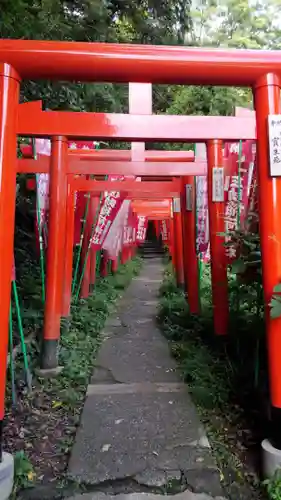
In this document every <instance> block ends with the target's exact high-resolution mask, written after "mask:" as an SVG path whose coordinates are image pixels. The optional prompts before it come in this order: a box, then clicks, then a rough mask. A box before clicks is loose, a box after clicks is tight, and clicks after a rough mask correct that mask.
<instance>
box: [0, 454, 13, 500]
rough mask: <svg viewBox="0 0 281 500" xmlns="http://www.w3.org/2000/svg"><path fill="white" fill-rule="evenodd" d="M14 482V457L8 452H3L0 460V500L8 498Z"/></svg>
mask: <svg viewBox="0 0 281 500" xmlns="http://www.w3.org/2000/svg"><path fill="white" fill-rule="evenodd" d="M13 484H14V459H13V456H12V455H11V454H10V453H5V452H3V454H2V462H0V500H8V499H9V498H10V495H11V493H12V490H13Z"/></svg>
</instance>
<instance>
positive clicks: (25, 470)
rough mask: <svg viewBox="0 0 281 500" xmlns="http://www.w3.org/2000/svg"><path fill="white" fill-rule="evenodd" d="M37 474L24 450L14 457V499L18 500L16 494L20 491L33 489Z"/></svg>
mask: <svg viewBox="0 0 281 500" xmlns="http://www.w3.org/2000/svg"><path fill="white" fill-rule="evenodd" d="M34 480H35V473H34V469H33V466H32V464H31V462H30V460H29V459H28V457H27V456H26V454H25V453H24V451H23V450H21V451H18V452H17V453H15V456H14V486H13V493H12V499H14V498H17V496H16V493H17V491H18V490H20V489H26V488H32V487H33V485H34Z"/></svg>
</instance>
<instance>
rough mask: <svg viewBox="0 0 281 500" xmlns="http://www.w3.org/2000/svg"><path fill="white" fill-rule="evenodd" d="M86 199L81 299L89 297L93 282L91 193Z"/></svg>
mask: <svg viewBox="0 0 281 500" xmlns="http://www.w3.org/2000/svg"><path fill="white" fill-rule="evenodd" d="M87 177H89V176H87ZM85 197H86V199H87V200H86V204H87V202H88V212H87V214H86V213H85V214H84V217H85V216H86V220H85V231H84V235H83V241H82V249H81V272H83V278H82V283H81V290H80V297H81V299H86V298H87V297H89V293H90V281H91V259H90V251H88V248H89V242H90V238H91V232H92V222H93V221H92V213H91V208H90V203H91V201H90V194H89V193H87V194H85Z"/></svg>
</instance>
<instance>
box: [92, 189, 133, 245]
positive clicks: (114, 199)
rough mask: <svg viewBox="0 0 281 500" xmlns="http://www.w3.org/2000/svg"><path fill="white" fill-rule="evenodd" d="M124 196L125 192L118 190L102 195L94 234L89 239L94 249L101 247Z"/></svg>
mask: <svg viewBox="0 0 281 500" xmlns="http://www.w3.org/2000/svg"><path fill="white" fill-rule="evenodd" d="M125 197H126V196H125V194H124V193H120V192H119V191H111V192H110V193H108V195H107V196H105V197H104V199H103V201H102V204H101V208H100V211H99V215H98V219H97V222H96V226H95V230H94V234H93V237H92V239H91V245H92V246H93V247H94V248H95V250H100V249H101V247H102V244H103V242H104V240H105V238H106V236H107V234H108V231H109V229H110V227H111V225H112V222H113V221H114V218H115V217H116V215H117V213H118V211H119V209H120V207H121V204H122V201H123V200H124V198H125Z"/></svg>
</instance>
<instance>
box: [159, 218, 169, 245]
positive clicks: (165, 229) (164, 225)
mask: <svg viewBox="0 0 281 500" xmlns="http://www.w3.org/2000/svg"><path fill="white" fill-rule="evenodd" d="M160 233H161V237H162V241H163V243H167V242H168V241H170V221H169V219H164V220H161V221H160Z"/></svg>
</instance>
